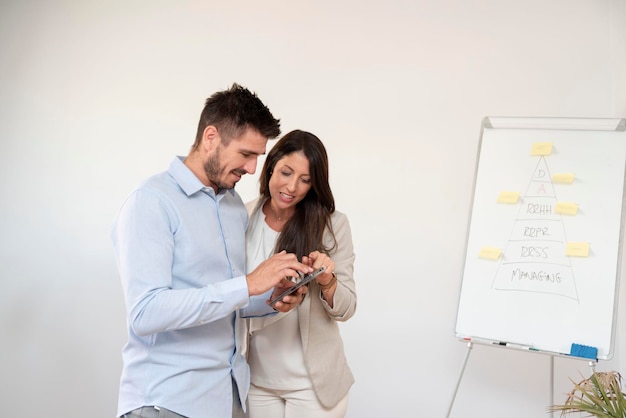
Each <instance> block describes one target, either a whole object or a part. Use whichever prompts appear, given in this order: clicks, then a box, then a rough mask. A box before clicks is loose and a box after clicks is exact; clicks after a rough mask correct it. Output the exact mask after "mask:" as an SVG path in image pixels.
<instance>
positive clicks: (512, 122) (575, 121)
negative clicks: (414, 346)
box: [455, 116, 626, 361]
mask: <svg viewBox="0 0 626 418" xmlns="http://www.w3.org/2000/svg"><path fill="white" fill-rule="evenodd" d="M500 128H503V129H520V130H523V129H539V130H577V131H616V132H618V131H626V119H625V118H549V117H493V116H487V117H485V118H483V120H482V122H481V129H480V140H479V146H478V150H477V155H476V165H475V170H474V185H473V191H472V199H471V202H470V210H469V218H468V226H467V233H466V241H465V251H464V254H465V259H464V264H463V274H461V276H462V280H461V283H460V285H461V288H460V291H459V299H458V304H457V316H456V323H455V334H456V336H457V338H459V339H460V340H462V341H464V342H467V341H471V342H476V343H479V344H486V345H491V346H497V347H501V348H502V347H504V348H514V349H524V350H529V347H527V346H523V345H520V344H506V342H502V341H496V340H491V339H488V338H481V337H478V336H471V335H464V334H460V333H459V332H458V322H459V318H460V316H459V314H460V308H461V301H462V297H463V288H462V286H463V279H464V277H463V276H464V274H465V268H466V263H467V254H468V246H469V244H470V233H471V223H472V217H473V213H472V212H473V210H474V207H475V199H476V187H477V182H478V173H479V164H480V156H481V150H482V145H483V134H484V131H485V129H500ZM625 198H626V169H625V172H624V181H623V190H622V199H621V210H620V222H619V236H618V248H617V251H618V252H617V266H616V270H615V272H616V277H615V289H614V295H613V296H614V300H613V307H612V324H611V335H610V344H609V348H608V353H607V354H606V355H605V356H600V357H599V358H596V359H593V360H595V361H597V360H598V359H602V360H609V359H611V358H612V357H613V353H614V349H615V334H616V328H617V314H618V301H619V288H620V280H621V275H622V252H623V241H624V223H625V215H626V204H625ZM529 351H533V352H539V353H543V354H550V355H553V356H565V357H574V358H580V359H584V360H589V358H587V357H576V356H572V355H570V354H568V353H562V352H553V351H546V350H538V349H533V348H530V350H529Z"/></svg>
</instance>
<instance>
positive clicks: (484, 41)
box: [0, 0, 626, 418]
mask: <svg viewBox="0 0 626 418" xmlns="http://www.w3.org/2000/svg"><path fill="white" fill-rule="evenodd" d="M624 22H626V2H625V1H624V0H552V1H544V0H526V1H513V0H441V1H436V2H434V1H426V0H412V1H409V0H388V1H376V0H373V1H360V0H359V1H357V0H344V1H329V0H316V1H309V2H307V1H302V0H294V1H290V2H286V1H278V0H270V1H267V2H254V1H250V2H245V1H243V0H234V1H228V2H225V1H180V2H172V1H165V0H152V1H147V0H137V1H131V2H122V1H108V2H95V1H84V0H56V1H47V0H45V1H44V0H40V1H37V0H21V1H19V2H18V1H12V2H11V1H5V2H2V3H1V4H0V57H2V58H1V59H0V105H1V111H0V190H1V192H2V196H3V197H2V202H3V203H2V204H1V206H0V230H2V231H3V234H2V238H1V240H0V273H1V277H2V291H0V335H1V337H0V338H1V341H2V344H0V405H2V408H3V414H4V415H6V416H22V417H34V416H44V415H45V416H50V417H61V416H63V417H82V416H84V411H87V410H89V411H90V412H92V411H93V414H92V416H101V417H112V416H113V415H114V412H115V406H116V401H117V385H118V379H119V373H120V369H121V360H120V350H121V347H122V345H123V343H124V341H125V327H124V312H123V311H124V307H123V301H122V293H121V288H120V285H119V280H118V277H117V272H116V268H115V265H114V259H113V253H112V248H111V244H110V241H109V237H108V233H109V225H110V223H111V221H112V219H113V216H114V213H115V211H116V209H117V208H118V206H119V205H120V203H121V202H122V199H123V198H124V197H125V195H126V194H127V193H128V192H129V191H130V190H131V189H132V188H133V186H134V185H135V184H136V183H137V182H138V181H140V180H141V179H143V178H144V177H146V176H148V175H150V174H153V173H155V172H157V171H162V170H164V169H165V168H166V167H167V164H168V163H169V161H170V159H171V158H172V157H173V155H174V154H186V152H187V151H188V149H189V146H190V145H191V143H192V141H193V137H194V134H195V126H196V123H197V119H198V116H199V114H200V110H201V108H202V105H203V101H204V99H205V98H206V97H207V96H208V95H209V94H211V93H212V92H214V91H216V90H221V89H223V88H226V87H228V86H229V85H230V84H231V83H232V82H235V81H236V82H239V83H241V84H243V85H245V86H247V87H249V88H251V89H252V90H254V91H256V92H257V93H258V94H259V96H260V97H261V99H262V100H263V101H264V102H265V103H267V104H268V105H269V107H270V108H271V109H272V111H273V113H274V114H275V115H276V116H277V117H280V118H281V119H282V122H283V132H288V131H289V130H291V129H294V128H301V129H306V130H310V131H312V132H314V133H316V134H318V135H319V136H320V137H321V138H322V140H323V141H324V142H325V144H326V145H327V147H328V149H329V152H330V160H331V161H330V162H331V181H332V186H333V188H334V192H335V196H336V200H337V204H338V208H339V209H340V210H342V211H343V212H346V213H347V214H348V215H349V217H350V220H351V223H352V227H353V234H354V239H355V246H356V252H357V265H356V280H357V286H358V287H357V290H358V292H359V306H358V310H357V315H356V316H355V317H354V318H353V319H352V320H351V321H350V322H348V323H347V324H345V325H344V326H342V332H343V336H344V340H345V345H346V349H347V354H348V357H349V360H350V363H351V365H352V367H353V370H354V374H355V376H356V379H357V383H356V384H355V385H354V388H353V390H352V392H351V400H350V408H349V413H348V417H349V418H368V417H381V416H388V417H392V416H402V417H405V416H415V417H444V416H445V415H446V413H447V411H448V407H449V406H450V401H451V398H452V395H453V392H454V389H455V386H456V384H457V382H458V377H459V372H460V370H461V366H462V363H463V360H464V357H465V355H466V352H467V348H466V347H465V345H464V344H462V343H461V342H459V341H457V340H456V339H455V337H454V324H455V316H456V305H457V300H458V292H459V289H460V282H461V277H460V275H461V272H462V263H463V257H464V254H463V252H464V245H465V238H466V229H467V224H468V216H469V205H470V199H471V194H472V185H473V175H474V167H475V163H476V151H477V145H478V139H479V128H480V121H481V119H482V118H483V117H484V116H567V117H626V76H625V74H626V72H624V68H625V67H626V23H624ZM256 180H257V177H256V176H251V177H249V178H246V179H244V180H242V182H241V184H240V185H239V186H238V190H239V191H240V193H241V194H242V196H243V197H244V199H246V200H248V199H251V198H252V197H254V196H255V194H256V191H257V183H256ZM620 295H621V297H620V299H621V306H622V307H623V306H626V305H625V304H626V286H623V287H622V289H621V292H620ZM624 312H625V310H624V309H623V308H622V309H620V312H619V320H618V322H617V325H618V333H617V335H616V350H615V357H614V359H613V360H611V361H607V362H601V363H600V364H599V365H598V369H600V370H605V369H607V370H608V369H616V370H619V371H621V372H625V371H626V370H625V369H624V365H623V359H624V356H625V355H626V336H625V335H624V333H623V332H619V331H621V330H620V329H623V328H624V325H625V324H626V314H625V313H624ZM471 353H472V354H471V356H470V358H469V362H468V366H467V369H466V370H465V374H464V376H463V379H462V381H461V386H460V388H459V392H458V395H457V398H456V401H455V403H454V408H453V411H452V414H451V417H454V418H457V417H499V418H500V417H503V416H506V417H520V418H521V417H529V416H545V415H546V414H545V410H546V406H547V405H548V404H549V403H550V399H549V393H550V370H551V369H550V367H549V365H550V357H549V356H546V355H542V354H530V353H520V352H512V351H508V350H500V349H495V348H489V347H475V348H474V349H473V350H472V352H471ZM588 372H589V367H588V365H587V363H586V362H583V361H579V360H571V359H560V358H557V359H556V360H555V375H554V378H555V384H554V391H555V393H556V395H557V398H558V399H557V400H558V401H559V402H560V401H562V400H563V399H564V397H563V396H562V395H561V394H562V393H564V392H566V391H568V390H569V388H570V382H569V378H573V379H575V380H578V379H579V378H580V374H579V373H583V374H588ZM90 408H92V409H90Z"/></svg>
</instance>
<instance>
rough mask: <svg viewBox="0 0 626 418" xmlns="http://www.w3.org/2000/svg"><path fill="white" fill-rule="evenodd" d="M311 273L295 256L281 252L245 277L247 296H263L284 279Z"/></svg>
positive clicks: (310, 269)
mask: <svg viewBox="0 0 626 418" xmlns="http://www.w3.org/2000/svg"><path fill="white" fill-rule="evenodd" d="M312 271H313V268H312V267H309V266H307V265H306V264H302V263H300V262H299V261H298V259H297V258H296V255H295V254H291V253H287V252H285V251H281V252H279V253H278V254H274V255H273V256H271V257H270V258H268V259H267V260H265V261H263V262H262V263H261V264H259V265H258V266H257V268H255V269H254V270H253V271H252V272H251V273H250V274H248V275H247V276H246V281H247V282H248V294H249V295H250V296H254V295H260V294H263V293H265V292H267V291H268V290H270V289H271V288H272V287H275V286H277V285H278V284H279V283H280V282H281V281H282V280H285V278H286V277H297V276H298V272H301V273H303V274H308V273H311V272H312ZM292 285H293V283H292ZM283 290H284V288H283ZM278 295H279V294H277V295H276V296H278Z"/></svg>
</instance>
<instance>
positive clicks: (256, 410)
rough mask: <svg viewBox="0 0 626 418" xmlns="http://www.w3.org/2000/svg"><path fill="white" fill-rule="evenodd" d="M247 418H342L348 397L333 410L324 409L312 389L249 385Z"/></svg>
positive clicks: (345, 410) (346, 408)
mask: <svg viewBox="0 0 626 418" xmlns="http://www.w3.org/2000/svg"><path fill="white" fill-rule="evenodd" d="M248 408H249V412H248V417H249V418H344V417H345V415H346V412H347V410H348V395H347V394H346V396H345V397H344V398H343V399H342V400H341V401H339V403H338V404H337V405H335V406H334V407H333V408H324V407H323V406H322V405H321V404H320V403H319V401H318V400H317V396H315V391H314V390H313V388H308V389H300V390H274V389H266V388H262V387H259V386H255V385H250V392H249V393H248Z"/></svg>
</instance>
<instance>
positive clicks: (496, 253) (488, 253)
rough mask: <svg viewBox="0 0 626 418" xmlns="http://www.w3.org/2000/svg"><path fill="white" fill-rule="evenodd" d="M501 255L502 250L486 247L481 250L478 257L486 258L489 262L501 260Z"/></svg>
mask: <svg viewBox="0 0 626 418" xmlns="http://www.w3.org/2000/svg"><path fill="white" fill-rule="evenodd" d="M501 254H502V250H501V249H500V248H498V247H487V246H485V247H483V248H481V249H480V252H479V253H478V257H480V258H484V259H487V260H497V259H498V258H500V255H501Z"/></svg>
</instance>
